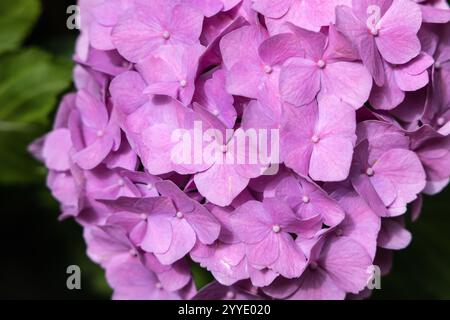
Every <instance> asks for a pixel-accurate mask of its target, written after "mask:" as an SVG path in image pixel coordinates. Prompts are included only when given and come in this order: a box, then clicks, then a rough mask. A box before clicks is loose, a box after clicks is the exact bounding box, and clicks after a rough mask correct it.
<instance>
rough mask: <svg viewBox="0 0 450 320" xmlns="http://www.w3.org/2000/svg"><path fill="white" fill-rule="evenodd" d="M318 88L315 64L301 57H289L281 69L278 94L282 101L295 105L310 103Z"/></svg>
mask: <svg viewBox="0 0 450 320" xmlns="http://www.w3.org/2000/svg"><path fill="white" fill-rule="evenodd" d="M319 90H320V72H319V68H318V67H317V65H316V64H315V63H314V62H313V61H311V60H306V59H302V58H291V59H289V60H288V61H287V62H286V63H285V64H284V65H283V68H282V69H281V74H280V94H281V97H282V98H283V100H284V101H286V102H289V103H291V104H293V105H295V106H303V105H306V104H308V103H311V102H312V101H313V100H314V98H315V97H316V96H317V93H318V92H319Z"/></svg>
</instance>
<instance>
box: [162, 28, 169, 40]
mask: <svg viewBox="0 0 450 320" xmlns="http://www.w3.org/2000/svg"><path fill="white" fill-rule="evenodd" d="M162 37H163V38H164V39H166V40H169V39H170V32H169V31H167V30H166V31H164V32H163V33H162Z"/></svg>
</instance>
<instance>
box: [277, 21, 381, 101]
mask: <svg viewBox="0 0 450 320" xmlns="http://www.w3.org/2000/svg"><path fill="white" fill-rule="evenodd" d="M292 29H293V32H294V33H295V35H296V38H297V40H296V41H297V42H299V43H300V45H301V47H302V49H303V50H304V55H302V56H299V57H295V58H291V59H289V60H288V61H286V63H285V64H284V65H283V67H282V69H281V74H280V93H281V96H282V98H283V99H284V100H285V101H286V102H289V103H290V104H293V105H295V106H303V105H306V104H309V103H311V102H312V101H313V100H314V99H315V98H316V97H317V96H319V99H320V98H321V97H328V96H336V97H338V98H340V99H341V100H343V101H345V102H347V103H348V104H350V105H352V106H353V107H354V108H355V109H358V108H360V107H361V106H362V105H363V104H364V103H365V102H366V101H367V99H368V98H369V94H370V90H371V88H372V79H371V77H370V74H369V73H368V72H367V69H366V68H365V67H364V66H363V65H362V64H361V63H359V62H356V61H355V60H356V59H355V57H354V55H353V54H352V52H351V48H349V49H348V50H347V51H346V49H345V46H346V45H347V42H346V40H345V39H344V38H343V37H342V36H341V35H339V34H338V33H337V32H336V31H335V29H334V28H332V27H331V28H330V32H329V36H328V38H327V36H326V35H325V34H323V33H321V32H316V33H315V32H311V31H307V30H304V29H300V28H297V27H292ZM344 70H345V71H344ZM354 83H358V86H353V85H352V84H354Z"/></svg>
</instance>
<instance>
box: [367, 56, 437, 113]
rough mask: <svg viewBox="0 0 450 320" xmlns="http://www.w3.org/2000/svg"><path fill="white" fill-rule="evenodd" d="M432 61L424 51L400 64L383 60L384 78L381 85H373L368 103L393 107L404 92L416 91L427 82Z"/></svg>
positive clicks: (403, 97)
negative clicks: (395, 64)
mask: <svg viewBox="0 0 450 320" xmlns="http://www.w3.org/2000/svg"><path fill="white" fill-rule="evenodd" d="M433 63H434V61H433V59H432V58H431V57H430V56H429V55H427V54H426V53H421V54H419V55H418V56H417V57H416V58H414V59H412V60H411V61H410V62H408V63H406V64H404V65H400V66H393V65H391V64H389V63H386V62H384V70H385V72H386V79H385V82H384V85H383V86H382V87H378V86H375V87H374V90H373V91H372V94H371V97H370V99H369V102H370V104H371V105H372V106H374V107H375V108H377V109H383V110H390V109H394V108H395V107H397V106H398V105H400V104H401V103H402V102H403V100H404V99H405V92H412V91H417V90H419V89H421V88H423V87H425V86H426V85H427V84H428V82H429V79H430V77H429V74H428V68H430V67H431V66H432V65H433Z"/></svg>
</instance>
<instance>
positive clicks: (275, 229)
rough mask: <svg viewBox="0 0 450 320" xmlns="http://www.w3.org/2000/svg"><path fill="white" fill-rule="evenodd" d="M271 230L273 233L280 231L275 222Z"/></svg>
mask: <svg viewBox="0 0 450 320" xmlns="http://www.w3.org/2000/svg"><path fill="white" fill-rule="evenodd" d="M272 231H273V232H275V233H279V232H280V231H281V227H280V226H279V225H277V224H276V225H274V226H273V227H272Z"/></svg>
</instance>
